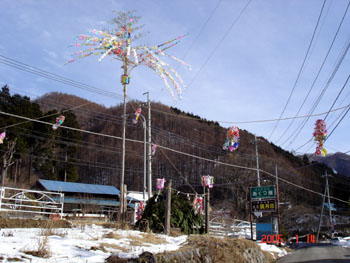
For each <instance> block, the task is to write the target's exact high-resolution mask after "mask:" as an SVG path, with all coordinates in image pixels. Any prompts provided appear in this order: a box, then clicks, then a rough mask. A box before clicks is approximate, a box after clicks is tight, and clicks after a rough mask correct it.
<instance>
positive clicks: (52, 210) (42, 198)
mask: <svg viewBox="0 0 350 263" xmlns="http://www.w3.org/2000/svg"><path fill="white" fill-rule="evenodd" d="M63 203H64V194H63V193H57V192H47V191H36V190H28V189H19V188H11V187H0V212H2V211H6V212H17V213H33V214H41V215H57V214H59V216H60V218H61V219H62V216H63Z"/></svg>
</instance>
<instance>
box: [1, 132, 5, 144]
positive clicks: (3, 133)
mask: <svg viewBox="0 0 350 263" xmlns="http://www.w3.org/2000/svg"><path fill="white" fill-rule="evenodd" d="M5 137H6V132H2V133H0V144H3V143H4V139H5Z"/></svg>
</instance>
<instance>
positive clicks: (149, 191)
mask: <svg viewBox="0 0 350 263" xmlns="http://www.w3.org/2000/svg"><path fill="white" fill-rule="evenodd" d="M145 94H147V107H148V116H147V120H148V125H147V129H148V154H147V163H148V199H151V197H152V132H151V101H150V99H149V92H145V93H143V95H145Z"/></svg>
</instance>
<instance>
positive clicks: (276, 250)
mask: <svg viewBox="0 0 350 263" xmlns="http://www.w3.org/2000/svg"><path fill="white" fill-rule="evenodd" d="M258 245H259V246H260V248H261V250H263V251H266V252H270V253H271V254H272V255H273V256H274V253H277V255H278V256H279V257H283V256H285V255H287V254H288V252H287V250H285V249H284V248H279V247H277V246H275V245H268V244H266V243H258Z"/></svg>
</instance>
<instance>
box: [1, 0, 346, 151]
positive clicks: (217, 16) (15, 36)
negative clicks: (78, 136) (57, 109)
mask: <svg viewBox="0 0 350 263" xmlns="http://www.w3.org/2000/svg"><path fill="white" fill-rule="evenodd" d="M247 2H248V0H231V1H229V0H221V1H219V0H215V1H214V0H190V1H189V0H178V1H168V0H155V1H146V0H144V1H141V0H138V1H137V0H135V1H126V0H125V1H116V0H104V1H98V0H85V1H84V0H75V1H70V0H62V1H43V0H17V1H11V0H2V1H1V2H0V9H1V10H2V11H1V16H0V24H1V27H0V34H1V40H0V55H3V56H6V57H9V58H11V59H15V60H18V61H21V62H23V63H26V64H29V65H32V66H35V67H38V68H40V69H44V70H47V71H49V72H52V73H55V74H58V75H61V76H64V77H67V78H70V79H73V80H76V81H79V82H83V83H86V84H89V85H92V86H95V87H98V88H101V89H104V90H108V91H111V92H115V93H117V94H122V87H121V84H120V75H121V74H122V69H121V68H120V67H121V64H120V62H119V61H115V60H114V61H112V60H111V59H110V58H106V59H104V60H103V61H102V62H100V63H99V62H98V57H97V56H90V57H88V58H85V59H80V60H77V61H76V62H74V63H71V64H68V65H64V63H65V62H66V61H67V60H69V58H70V54H72V53H74V52H76V51H78V49H76V48H69V47H68V45H69V44H71V43H74V42H75V41H74V39H73V38H74V36H75V35H78V34H85V33H87V31H88V30H90V29H105V28H112V27H113V25H112V24H111V23H110V21H111V20H112V18H113V17H114V13H113V12H112V11H128V10H136V11H137V12H136V15H140V16H142V19H141V24H145V26H144V30H145V31H149V34H147V35H146V36H145V37H144V38H142V39H140V40H138V41H137V43H135V44H149V45H155V44H159V43H161V42H163V41H166V40H170V39H172V38H174V37H177V36H179V35H182V34H185V33H189V35H188V36H187V37H185V38H183V39H182V41H181V43H180V44H178V45H176V46H174V47H172V48H171V49H168V50H167V53H168V54H170V55H174V56H176V57H178V58H180V59H184V60H185V61H186V62H187V63H188V64H190V65H191V66H192V71H189V70H188V69H187V68H186V67H184V66H182V65H179V66H178V65H177V63H176V62H175V61H168V62H170V63H171V64H172V65H173V66H174V67H175V68H176V69H178V72H179V74H180V75H181V76H182V78H183V79H184V81H185V82H186V83H189V86H188V87H187V89H186V91H185V92H184V94H183V99H182V100H178V101H177V103H176V104H174V101H173V100H172V98H171V96H170V93H169V92H168V90H167V89H166V87H165V86H164V84H163V82H162V80H161V78H160V77H159V76H158V75H157V74H156V73H155V72H153V71H152V70H151V69H149V68H146V67H142V66H141V67H138V68H136V69H135V70H134V71H132V73H131V76H132V80H131V84H130V85H129V86H128V95H129V96H130V97H131V98H134V99H139V100H144V99H145V97H144V96H143V95H142V94H143V93H144V92H147V91H149V92H150V97H151V99H152V100H153V101H158V102H161V103H164V104H166V105H169V106H175V107H177V108H180V109H181V110H183V111H186V112H192V113H194V114H196V115H199V116H201V117H203V118H206V119H208V120H214V121H219V122H220V121H222V122H220V123H221V125H222V126H224V127H228V126H231V125H237V126H238V127H239V128H241V129H246V130H248V131H250V132H252V133H255V134H256V135H257V136H263V137H265V138H267V139H269V140H270V141H272V142H274V143H276V144H277V145H281V147H282V148H286V149H287V150H297V152H305V151H308V152H310V153H311V152H313V151H314V149H315V145H314V144H313V143H309V144H307V145H306V146H305V147H303V148H300V149H298V147H299V146H301V145H303V144H304V143H306V142H307V141H309V140H310V139H311V137H312V132H313V128H314V122H315V121H316V119H317V118H318V117H311V118H310V119H309V120H308V122H307V124H306V125H305V127H304V128H303V129H302V130H301V131H300V132H299V131H298V132H296V131H297V127H298V126H299V125H300V123H301V122H302V120H303V119H297V120H296V121H294V122H293V124H292V125H291V127H290V128H289V129H288V130H287V127H288V125H289V124H290V123H291V121H290V120H288V121H280V122H279V125H278V126H277V128H276V130H275V131H274V133H273V135H272V136H271V137H270V135H271V132H272V130H273V129H274V127H275V124H276V122H264V123H240V122H246V121H252V120H268V119H277V118H279V116H280V114H281V113H282V110H283V108H284V107H285V105H286V102H287V99H288V97H289V95H290V92H291V90H292V88H293V85H294V83H295V81H296V79H297V76H298V72H299V69H300V67H301V65H302V62H303V59H304V56H305V54H306V51H307V48H308V45H309V42H310V40H311V36H312V34H313V31H314V28H315V25H316V22H317V19H318V16H319V13H320V10H321V6H322V4H323V0H308V1H302V0H285V1H280V0H252V1H251V3H250V4H249V6H248V7H247V9H246V10H245V12H244V13H243V14H242V16H241V17H240V19H239V20H238V21H237V23H235V24H234V26H233V27H232V28H231V30H230V31H228V29H229V28H230V26H231V24H232V23H233V22H234V21H235V19H236V18H237V17H238V15H239V13H240V12H241V10H242V9H243V7H244V6H245V5H246V4H247ZM347 4H348V1H347V0H346V1H345V0H336V1H335V0H333V1H331V0H328V1H327V2H326V4H325V7H324V13H323V15H322V17H321V20H320V25H319V28H318V31H317V32H316V35H315V41H314V44H313V45H312V47H311V52H310V55H309V57H308V59H307V61H306V64H305V67H304V70H303V71H302V74H301V76H300V79H299V81H298V83H297V85H296V87H295V90H294V93H293V95H292V97H291V100H290V102H289V104H288V106H287V108H286V110H285V112H284V114H283V116H282V117H294V116H295V115H296V114H297V111H298V109H299V107H300V105H301V103H302V101H303V100H304V98H305V96H306V94H307V92H308V90H309V89H310V87H311V84H312V82H313V81H314V79H315V77H316V74H317V72H318V69H319V68H320V66H321V64H322V61H323V59H324V57H325V55H326V52H327V50H328V48H329V46H330V44H331V42H332V39H333V36H334V34H335V32H336V30H337V27H338V25H339V22H340V20H341V18H342V16H343V14H344V11H345V9H346V6H347ZM217 5H218V6H217ZM216 6H217V9H216V11H215V13H214V14H213V15H212V16H211V18H210V20H209V22H208V23H207V25H206V26H205V28H203V30H202V32H201V34H200V35H198V33H199V32H200V30H201V29H202V27H203V25H204V24H205V22H206V21H207V19H208V17H209V16H210V14H211V13H212V12H213V10H214V8H215V7H216ZM349 29H350V14H349V12H348V14H347V15H346V17H345V20H344V22H343V25H342V27H341V28H340V31H339V34H338V37H337V39H336V41H335V43H334V46H333V48H332V50H331V52H330V54H329V57H328V59H327V60H326V63H325V65H324V67H323V70H322V71H321V73H320V75H319V78H318V79H317V81H316V82H315V85H314V88H313V89H312V92H311V93H310V96H309V98H308V99H307V100H306V103H305V105H304V107H303V108H302V109H301V111H300V113H299V115H301V116H304V115H308V113H309V111H310V109H311V107H312V105H313V103H314V101H315V100H316V98H317V97H318V96H319V94H320V92H321V90H322V89H323V88H324V87H325V85H326V83H327V81H328V79H329V77H330V75H331V73H332V70H333V69H334V67H335V64H336V62H337V59H338V57H339V56H340V54H341V53H342V52H343V51H344V46H345V45H346V43H347V41H349V37H350V35H349V32H350V30H349ZM227 32H228V33H227ZM226 33H227V34H226ZM224 36H225V38H224V40H223V41H221V40H222V39H223V37H224ZM194 41H195V42H194ZM190 47H191V48H190ZM215 47H218V48H217V49H215ZM214 50H215V51H214ZM213 52H214V53H213ZM185 54H187V55H186V57H184V55H185ZM211 54H212V56H211V58H210V59H209V60H208V58H209V56H210V55H211ZM207 60H208V63H206V64H205V62H206V61H207ZM349 66H350V58H349V54H346V56H345V58H344V60H343V62H342V64H341V65H340V67H339V69H338V71H337V73H336V75H335V76H334V78H333V80H332V82H330V84H329V87H328V89H327V90H326V92H325V94H324V96H323V98H322V100H321V101H320V103H319V104H318V105H317V107H316V109H315V111H314V113H322V112H326V111H328V110H329V109H330V107H331V105H332V103H333V101H334V100H335V98H336V96H337V94H338V93H339V91H340V89H341V88H342V86H343V85H344V83H345V80H346V78H347V77H348V74H349V68H350V67H349ZM4 84H9V85H10V88H11V89H12V91H13V92H17V93H21V94H25V95H28V96H30V97H32V98H35V97H37V96H40V95H43V94H44V93H47V92H51V91H60V92H64V93H69V94H74V95H77V96H80V97H83V98H86V99H89V100H92V101H94V102H96V103H99V104H103V105H106V106H111V105H116V104H119V103H121V102H122V101H121V100H118V99H115V98H110V97H105V96H101V95H97V94H94V93H89V92H87V91H82V90H80V89H77V88H73V87H70V86H66V85H64V84H60V83H57V82H54V81H52V80H49V79H45V78H42V77H40V76H37V75H33V74H30V73H27V72H22V71H20V70H18V69H14V68H11V67H9V66H6V65H4V64H0V85H1V86H2V85H4ZM349 102H350V83H348V84H347V86H346V87H345V88H344V90H343V92H342V93H341V95H340V97H339V99H338V101H337V103H336V104H335V106H334V108H339V107H343V106H346V105H348V104H349ZM342 112H343V111H336V112H335V113H331V114H330V115H329V116H328V117H327V120H326V123H327V125H328V130H329V131H331V130H332V129H333V128H334V127H335V125H336V123H337V118H338V117H339V116H341V113H342ZM349 115H350V114H349ZM349 115H347V116H345V118H344V119H343V121H342V122H341V123H340V124H339V126H338V127H337V128H336V130H335V131H334V133H333V134H332V136H331V137H330V138H329V140H327V142H326V144H325V146H326V148H327V150H328V151H329V152H335V151H343V152H345V151H349V150H350V143H349V142H350V139H349V129H350V122H349V120H350V117H349ZM321 117H322V118H323V117H324V115H323V116H321ZM228 122H232V123H228ZM154 125H156V124H155V123H154ZM296 133H298V137H297V138H296V139H295V140H292V136H294V135H295V134H296ZM281 136H283V137H281ZM290 142H291V143H290Z"/></svg>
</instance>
